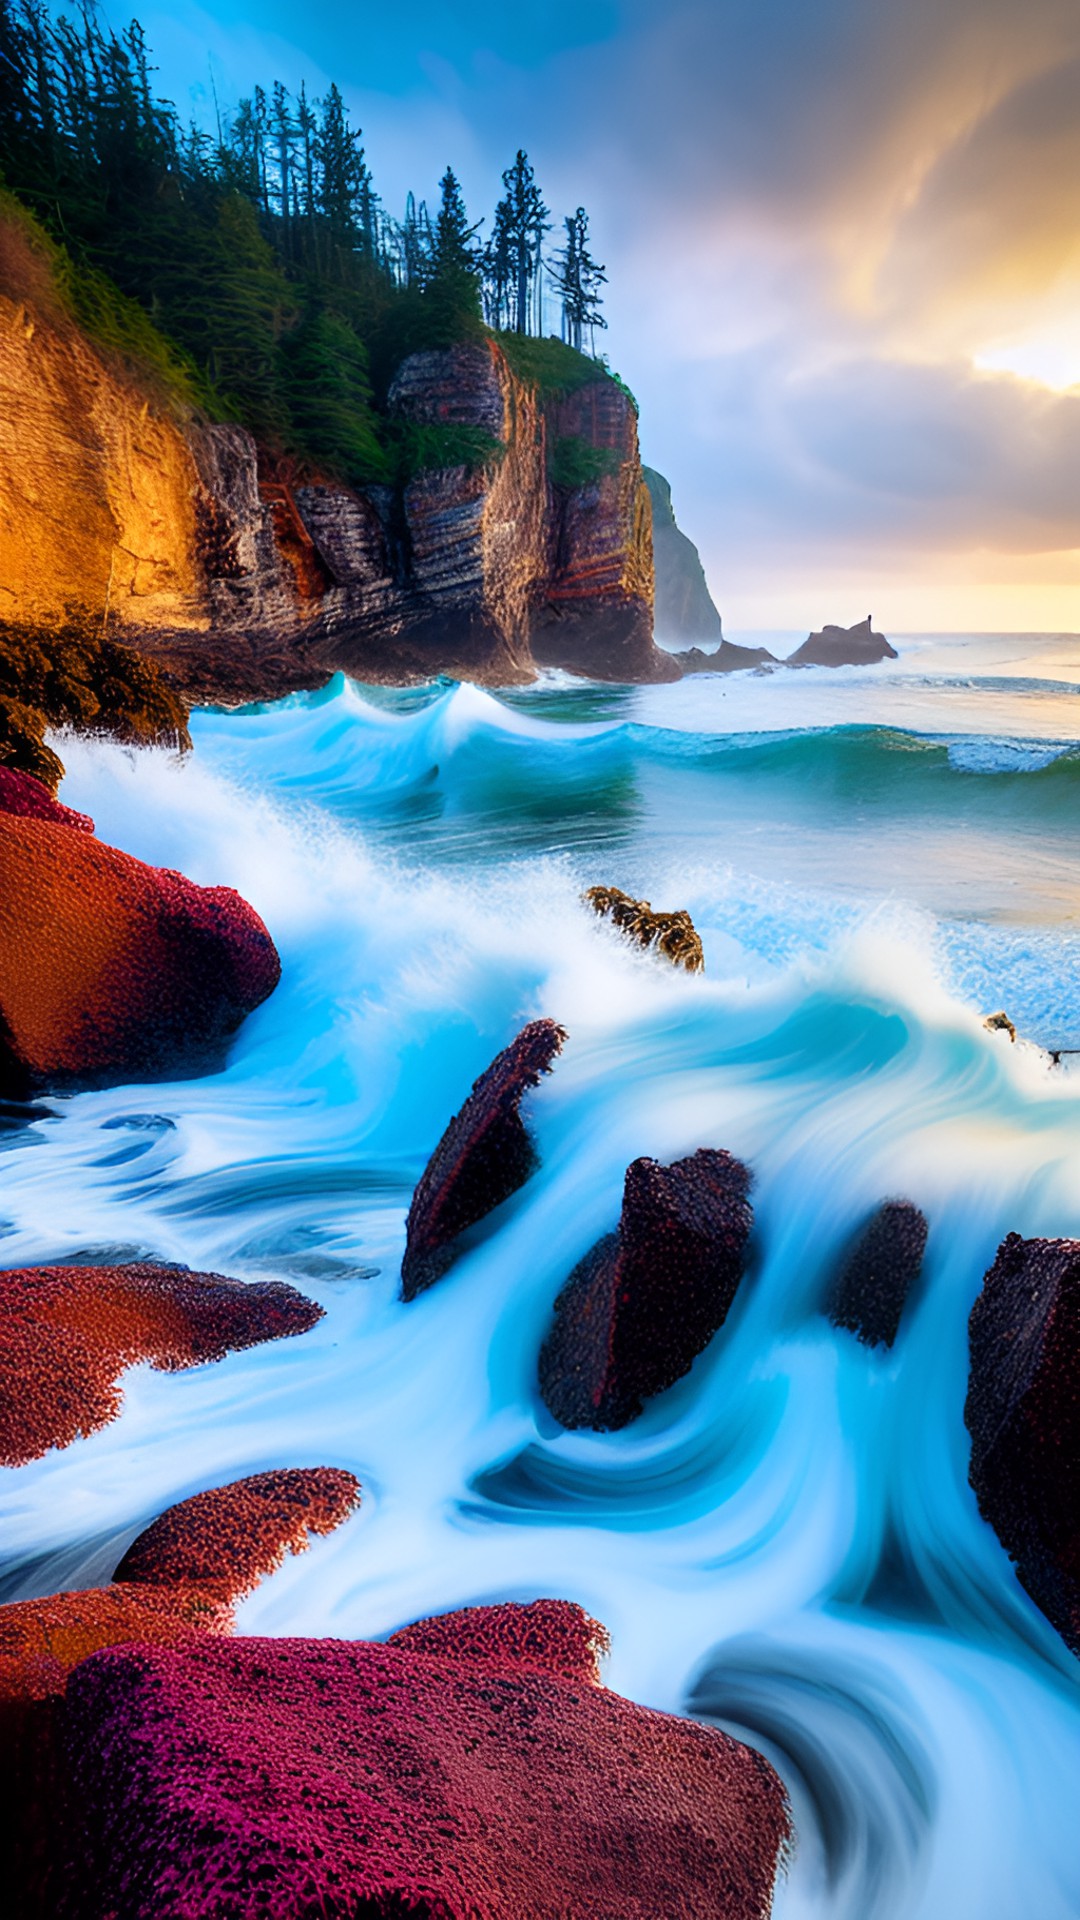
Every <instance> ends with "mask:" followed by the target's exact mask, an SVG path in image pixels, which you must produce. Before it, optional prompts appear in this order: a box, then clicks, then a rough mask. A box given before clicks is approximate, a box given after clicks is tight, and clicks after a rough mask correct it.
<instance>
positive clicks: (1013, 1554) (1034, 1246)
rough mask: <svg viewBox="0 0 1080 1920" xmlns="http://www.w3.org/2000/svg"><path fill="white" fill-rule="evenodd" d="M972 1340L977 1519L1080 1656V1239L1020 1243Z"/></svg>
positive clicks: (997, 1276) (985, 1303) (998, 1274)
mask: <svg viewBox="0 0 1080 1920" xmlns="http://www.w3.org/2000/svg"><path fill="white" fill-rule="evenodd" d="M968 1339H969V1350H970V1370H969V1375H968V1392H967V1401H966V1404H965V1407H964V1420H965V1422H966V1425H967V1429H968V1432H969V1433H970V1435H971V1464H970V1467H969V1472H968V1477H969V1479H970V1481H971V1485H972V1487H973V1488H974V1490H975V1494H976V1497H977V1499H978V1502H979V1512H980V1513H981V1514H982V1516H983V1519H984V1520H986V1521H988V1522H989V1524H990V1525H991V1526H992V1527H993V1529H994V1532H995V1533H996V1534H997V1537H998V1539H999V1540H1000V1541H1001V1544H1002V1546H1003V1547H1004V1548H1005V1551H1006V1553H1007V1554H1008V1555H1009V1558H1010V1559H1011V1560H1013V1561H1014V1562H1015V1563H1016V1571H1017V1575H1018V1577H1019V1579H1020V1583H1021V1585H1022V1586H1023V1587H1025V1588H1026V1590H1027V1592H1028V1593H1029V1594H1030V1595H1031V1598H1032V1599H1033V1600H1034V1602H1035V1605H1036V1606H1037V1607H1039V1608H1041V1610H1042V1612H1043V1613H1044V1614H1045V1615H1046V1617H1047V1619H1048V1620H1049V1621H1050V1623H1051V1625H1052V1626H1054V1627H1056V1628H1057V1631H1058V1632H1059V1633H1060V1635H1061V1637H1062V1639H1063V1640H1064V1641H1065V1643H1066V1645H1067V1646H1068V1647H1070V1648H1071V1649H1072V1651H1073V1653H1076V1654H1080V1391H1078V1386H1077V1382H1078V1380H1080V1241H1077V1240H1023V1239H1021V1237H1020V1235H1019V1234H1018V1233H1010V1234H1009V1235H1008V1237H1007V1238H1006V1239H1005V1240H1003V1241H1002V1243H1001V1246H1000V1247H999V1248H998V1253H997V1258H996V1260H995V1261H994V1264H993V1266H992V1267H991V1268H990V1271H989V1272H988V1273H987V1275H986V1278H985V1279H984V1281H983V1286H982V1292H981V1293H980V1294H979V1297H978V1299H977V1300H976V1302H975V1305H974V1306H973V1308H972V1310H971V1318H970V1321H969V1324H968Z"/></svg>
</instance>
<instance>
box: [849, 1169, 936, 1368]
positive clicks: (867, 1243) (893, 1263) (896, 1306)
mask: <svg viewBox="0 0 1080 1920" xmlns="http://www.w3.org/2000/svg"><path fill="white" fill-rule="evenodd" d="M927 1232H928V1228H927V1224H926V1218H925V1216H924V1215H923V1214H922V1213H920V1211H919V1209H918V1207H916V1206H913V1205H912V1202H911V1201H910V1200H886V1202H885V1204H884V1206H883V1207H879V1209H878V1211H877V1213H875V1214H874V1216H873V1218H872V1219H871V1220H869V1221H868V1222H867V1224H866V1226H865V1227H864V1228H863V1230H862V1232H861V1233H860V1234H859V1236H858V1238H857V1240H856V1241H855V1244H854V1246H852V1247H851V1248H850V1250H849V1252H848V1255H847V1259H846V1260H845V1262H844V1265H843V1268H842V1269H841V1272H840V1275H839V1277H838V1279H837V1282H836V1285H835V1287H834V1289H833V1294H832V1300H831V1302H830V1306H829V1318H830V1320H831V1321H832V1323H833V1326H834V1327H847V1328H848V1329H849V1330H850V1331H851V1332H852V1333H856V1334H858V1336H859V1339H860V1340H861V1341H862V1342H863V1343H864V1345H866V1346H868V1347H891V1346H892V1344H893V1341H894V1340H895V1339H896V1335H897V1332H898V1330H899V1327H900V1316H901V1314H902V1313H903V1311H904V1302H905V1301H906V1299H907V1297H908V1294H909V1293H910V1291H911V1289H912V1287H913V1286H914V1284H915V1282H916V1280H917V1279H918V1277H919V1274H920V1272H921V1270H922V1263H923V1254H924V1253H925V1251H926V1236H927Z"/></svg>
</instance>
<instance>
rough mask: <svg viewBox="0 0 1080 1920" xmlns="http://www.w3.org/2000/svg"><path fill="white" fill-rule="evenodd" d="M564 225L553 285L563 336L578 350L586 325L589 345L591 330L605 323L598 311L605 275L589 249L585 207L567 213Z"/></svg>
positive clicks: (591, 339)
mask: <svg viewBox="0 0 1080 1920" xmlns="http://www.w3.org/2000/svg"><path fill="white" fill-rule="evenodd" d="M563 225H564V226H565V228H566V245H565V247H563V249H562V251H561V252H560V253H557V254H556V256H555V259H556V262H557V266H558V271H557V272H556V273H555V275H554V280H555V288H556V291H557V292H558V294H559V296H560V298H561V300H562V334H563V339H564V340H566V341H568V342H569V344H570V345H571V346H572V347H576V348H577V350H578V352H579V353H580V352H581V350H582V345H583V341H584V336H585V330H586V328H587V329H588V332H589V345H590V348H591V347H592V346H593V345H594V341H593V332H594V329H595V328H597V327H606V326H607V321H606V320H605V319H604V317H603V315H602V313H601V312H600V307H601V304H602V303H601V296H600V288H601V287H602V286H603V285H605V284H606V282H607V274H606V272H605V271H604V268H603V267H602V266H599V265H598V264H597V262H596V261H595V260H594V259H593V257H592V255H591V253H590V252H589V220H588V215H587V214H586V212H585V209H584V207H579V208H578V210H577V212H576V213H574V214H568V215H567V217H566V219H565V220H564V222H563Z"/></svg>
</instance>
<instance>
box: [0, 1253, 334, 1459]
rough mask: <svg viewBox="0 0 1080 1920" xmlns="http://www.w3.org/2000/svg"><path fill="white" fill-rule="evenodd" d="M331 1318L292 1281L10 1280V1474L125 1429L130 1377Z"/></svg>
mask: <svg viewBox="0 0 1080 1920" xmlns="http://www.w3.org/2000/svg"><path fill="white" fill-rule="evenodd" d="M322 1312H323V1310H322V1308H321V1307H318V1306H316V1305H315V1302H314V1301H313V1300H305V1298H304V1296H303V1295H302V1294H300V1293H297V1292H296V1291H295V1290H294V1288H292V1287H289V1286H286V1285H285V1284H284V1282H282V1281H261V1282H257V1283H255V1284H251V1285H248V1284H245V1282H243V1281H241V1280H230V1279H226V1277H225V1276H224V1275H223V1274H220V1273H192V1272H189V1271H188V1269H187V1268H183V1267H162V1266H155V1265H151V1264H149V1263H136V1264H133V1265H131V1266H126V1267H19V1268H16V1269H14V1270H13V1271H10V1272H7V1273H0V1466H5V1467H15V1466H22V1465H23V1464H25V1462H26V1461H28V1460H35V1459H37V1458H38V1457H39V1456H40V1455H41V1454H43V1453H45V1452H47V1450H48V1449H49V1448H50V1447H66V1446H70V1445H71V1442H72V1441H73V1440H75V1439H76V1438H77V1437H78V1436H79V1435H80V1434H89V1433H93V1432H95V1431H96V1429H97V1428H99V1427H103V1426H105V1425H106V1424H107V1423H108V1422H109V1421H110V1420H114V1419H115V1418H116V1416H117V1414H118V1413H119V1411H120V1404H121V1398H122V1396H121V1391H120V1387H119V1384H118V1376H119V1375H120V1373H121V1372H122V1371H123V1369H124V1368H125V1367H129V1366H132V1365H134V1364H135V1362H136V1361H139V1360H148V1361H149V1362H150V1364H151V1366H153V1367H156V1368H158V1369H160V1370H162V1371H164V1372H170V1373H172V1372H176V1371H178V1370H179V1369H180V1368H182V1367H194V1366H199V1365H200V1364H202V1363H203V1362H205V1361H209V1360H220V1359H222V1358H223V1356H224V1355H225V1354H227V1353H235V1352H238V1351H239V1350H240V1349H241V1348H244V1347H253V1346H257V1345H259V1344H260V1343H261V1342H262V1341H265V1340H281V1339H284V1338H286V1337H287V1336H289V1335H292V1334H297V1333H305V1332H306V1331H307V1330H308V1328H309V1327H312V1326H314V1325H315V1322H316V1321H317V1320H320V1319H321V1318H322Z"/></svg>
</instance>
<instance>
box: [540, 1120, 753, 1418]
mask: <svg viewBox="0 0 1080 1920" xmlns="http://www.w3.org/2000/svg"><path fill="white" fill-rule="evenodd" d="M750 1181H751V1176H750V1173H749V1172H748V1170H747V1168H746V1167H744V1166H743V1165H742V1163H741V1162H740V1161H738V1160H736V1159H734V1158H733V1157H732V1155H731V1154H729V1153H719V1152H716V1151H715V1150H713V1149H712V1148H709V1147H702V1148H700V1149H699V1150H698V1152H697V1153H693V1154H691V1155H690V1156H689V1158H688V1159H686V1160H676V1161H675V1163H674V1165H672V1166H670V1167H661V1166H659V1165H658V1164H657V1162H656V1161H655V1160H645V1159H642V1160H635V1161H634V1162H633V1163H632V1165H631V1166H629V1167H628V1168H627V1172H626V1183H625V1187H624V1191H623V1206H622V1217H621V1219H620V1221H619V1228H618V1231H617V1232H616V1233H611V1234H607V1235H605V1237H604V1238H603V1239H602V1240H600V1241H598V1242H597V1244H596V1246H595V1247H593V1248H592V1250H591V1252H589V1253H587V1254H586V1256H585V1258H584V1260H582V1261H580V1262H579V1264H578V1265H577V1266H576V1267H575V1268H574V1271H573V1273H572V1274H571V1275H570V1278H569V1280H568V1281H567V1283H566V1286H565V1287H564V1288H563V1290H562V1292H561V1293H560V1294H559V1297H558V1299H557V1300H556V1302H555V1320H554V1324H553V1326H552V1328H551V1331H550V1333H549V1334H548V1337H547V1339H546V1340H545V1342H544V1345H543V1348H542V1349H541V1353H540V1392H541V1394H542V1396H543V1399H544V1401H545V1403H546V1405H547V1407H548V1409H549V1410H550V1412H551V1413H552V1414H554V1416H555V1418H556V1420H558V1421H559V1422H560V1424H561V1425H562V1426H564V1427H593V1428H595V1429H596V1430H597V1431H598V1432H603V1431H607V1430H609V1429H611V1428H615V1427H625V1426H627V1425H628V1424H629V1422H630V1421H631V1420H634V1419H636V1418H637V1416H638V1414H639V1413H640V1412H641V1410H642V1406H643V1404H644V1402H645V1401H646V1400H648V1399H651V1398H652V1396H653V1395H654V1394H657V1393H661V1392H662V1391H663V1389H664V1388H665V1387H670V1386H671V1385H672V1383H673V1382H674V1381H676V1380H679V1379H681V1378H682V1376H683V1374H684V1373H688V1372H689V1370H690V1367H691V1365H692V1363H693V1361H694V1360H695V1358H696V1357H697V1355H698V1354H699V1353H701V1351H702V1350H703V1348H705V1347H706V1346H707V1345H708V1343H709V1341H710V1340H711V1339H712V1337H713V1335H714V1333H716V1331H717V1329H718V1328H719V1327H721V1326H722V1325H723V1323H724V1321H725V1319H726V1318H727V1314H728V1311H729V1309H730V1307H731V1303H732V1301H733V1299H734V1298H735V1291H736V1288H737V1287H738V1284H739V1281H740V1279H741V1277H742V1273H743V1268H744V1265H745V1257H746V1243H747V1240H748V1238H749V1234H750V1227H751V1223H752V1220H753V1213H752V1209H751V1206H750V1202H749V1199H748V1197H747V1196H748V1194H749V1190H750Z"/></svg>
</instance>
